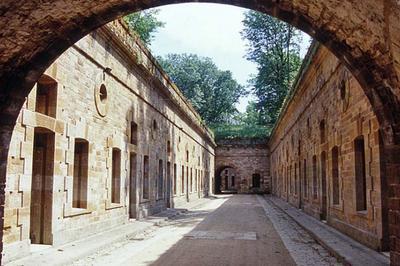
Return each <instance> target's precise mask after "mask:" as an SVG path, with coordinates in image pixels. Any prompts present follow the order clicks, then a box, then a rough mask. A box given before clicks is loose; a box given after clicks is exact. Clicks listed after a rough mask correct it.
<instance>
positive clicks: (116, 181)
mask: <svg viewBox="0 0 400 266" xmlns="http://www.w3.org/2000/svg"><path fill="white" fill-rule="evenodd" d="M111 170H112V179H111V203H120V200H121V199H120V198H121V197H120V196H121V150H120V149H118V148H113V150H112V169H111Z"/></svg>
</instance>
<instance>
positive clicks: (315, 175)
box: [312, 155, 318, 199]
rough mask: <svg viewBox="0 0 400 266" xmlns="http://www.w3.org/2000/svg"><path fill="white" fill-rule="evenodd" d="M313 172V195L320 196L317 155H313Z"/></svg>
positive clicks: (315, 197)
mask: <svg viewBox="0 0 400 266" xmlns="http://www.w3.org/2000/svg"><path fill="white" fill-rule="evenodd" d="M312 174H313V176H312V177H313V184H312V186H313V197H314V199H317V198H318V178H317V156H315V155H314V156H313V159H312Z"/></svg>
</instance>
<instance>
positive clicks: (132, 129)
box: [130, 122, 138, 145]
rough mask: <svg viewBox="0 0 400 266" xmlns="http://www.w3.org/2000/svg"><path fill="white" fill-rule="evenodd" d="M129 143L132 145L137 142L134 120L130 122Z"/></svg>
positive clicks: (136, 129)
mask: <svg viewBox="0 0 400 266" xmlns="http://www.w3.org/2000/svg"><path fill="white" fill-rule="evenodd" d="M130 143H131V144H133V145H137V144H138V126H137V124H136V123H135V122H131V139H130Z"/></svg>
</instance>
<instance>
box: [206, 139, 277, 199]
mask: <svg viewBox="0 0 400 266" xmlns="http://www.w3.org/2000/svg"><path fill="white" fill-rule="evenodd" d="M217 144H218V145H217V148H216V149H215V180H214V191H216V193H218V192H219V191H220V189H221V188H223V187H224V183H225V177H224V170H225V169H226V168H229V167H230V168H233V169H234V176H235V189H234V191H236V192H238V193H269V192H270V189H271V183H270V174H269V168H270V165H269V162H270V160H269V150H268V145H267V140H251V139H243V140H240V139H238V140H221V141H218V143H217ZM254 175H259V177H260V185H259V186H258V185H256V184H255V183H258V181H256V180H254V178H258V177H257V176H254ZM253 176H254V178H253ZM229 177H231V175H229ZM221 185H222V186H221Z"/></svg>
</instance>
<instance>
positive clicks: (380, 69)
mask: <svg viewBox="0 0 400 266" xmlns="http://www.w3.org/2000/svg"><path fill="white" fill-rule="evenodd" d="M181 2H190V1H185V0H182V1H172V0H154V1H124V0H112V1H109V0H101V1H91V0H76V1H69V2H65V1H61V0H57V1H53V2H52V3H51V4H48V3H42V4H40V5H37V3H35V2H34V1H23V0H20V1H17V2H15V1H14V2H12V3H10V2H4V3H2V4H0V10H2V11H3V13H2V16H1V18H0V25H2V26H3V27H2V30H1V32H2V34H1V37H0V51H1V57H0V66H1V67H0V144H1V145H0V147H1V148H0V181H1V185H0V194H1V195H2V196H1V197H0V205H1V209H0V212H1V215H2V216H3V214H4V209H3V205H4V196H3V195H4V187H5V176H6V165H7V155H8V149H9V143H10V139H11V134H12V130H13V128H14V125H15V121H16V119H17V116H18V113H19V110H20V108H21V106H22V104H23V103H24V100H25V97H26V96H27V94H28V92H29V91H30V90H31V88H32V86H33V84H34V83H35V82H36V81H37V80H38V79H39V77H40V75H41V74H42V73H43V72H44V70H45V69H46V68H47V67H48V66H49V65H50V64H51V63H52V62H53V61H54V60H55V59H56V58H57V57H58V56H59V55H60V54H61V53H62V52H63V51H65V50H66V49H67V48H68V47H70V46H71V45H72V44H73V43H74V42H75V41H77V40H79V39H80V38H82V37H83V36H85V35H86V34H87V33H89V32H90V31H92V30H94V29H95V28H97V27H99V26H102V25H104V24H105V23H107V22H109V21H111V20H113V19H115V18H118V17H120V16H122V15H124V14H127V13H130V12H133V11H136V10H141V9H145V8H150V7H155V6H159V5H164V4H171V3H181ZM207 2H210V1H207ZM211 2H216V3H225V4H232V5H238V6H242V7H246V8H251V9H254V10H258V11H260V12H264V13H267V14H270V15H273V16H275V17H277V18H280V19H282V20H284V21H286V22H289V23H290V24H292V25H294V26H297V27H298V28H300V29H302V30H303V31H305V32H307V33H309V34H310V35H311V36H312V37H314V38H315V39H317V40H318V41H320V42H321V43H323V44H324V45H326V46H327V47H328V48H329V49H330V51H331V52H333V53H334V54H335V55H336V56H338V58H339V59H341V60H342V61H343V62H344V63H345V64H346V65H347V67H348V68H349V69H350V70H351V72H352V73H353V75H354V76H355V77H356V78H357V79H358V81H359V82H360V84H361V85H362V87H363V90H364V92H365V94H366V96H367V97H368V98H369V100H370V102H371V105H372V107H373V109H374V111H375V113H376V114H377V116H378V120H379V123H380V131H381V133H382V134H381V136H382V137H381V141H382V142H383V148H382V149H383V154H384V162H382V164H384V172H385V175H386V177H385V180H387V183H388V186H389V188H388V191H392V193H390V196H389V193H388V197H387V198H388V199H389V197H390V198H392V199H394V201H395V202H397V201H396V198H397V197H398V196H400V195H399V194H400V192H398V190H397V189H396V188H397V187H398V183H399V181H398V174H397V173H398V172H400V156H398V154H399V152H400V116H399V113H400V101H399V97H400V86H399V84H400V81H399V76H400V75H399V73H400V63H399V62H400V60H399V58H400V40H399V39H398V36H399V32H398V31H399V30H398V24H399V17H400V8H399V4H398V3H396V1H393V0H380V1H367V2H364V1H350V0H348V1H342V2H341V3H340V4H337V2H336V1H329V0H328V1H322V0H319V1H314V2H312V3H309V1H306V0H303V1H296V2H294V1H290V0H286V1H272V0H268V1H262V2H260V1H256V0H253V1H231V0H216V1H211ZM15 7H18V8H15ZM349 12H351V14H349ZM27 36H29V37H27ZM389 206H391V210H390V211H391V212H392V213H394V214H397V213H399V212H400V208H399V207H398V204H389ZM393 217H396V215H393ZM389 223H392V225H395V223H396V219H395V218H393V219H392V220H391V221H390V222H389ZM392 238H393V239H397V240H398V239H400V234H399V235H397V234H395V233H393V235H392ZM393 248H394V250H392V251H396V254H394V255H397V256H393V258H395V257H398V256H399V254H400V246H399V248H398V250H397V249H396V248H395V247H393ZM397 251H398V252H399V253H397Z"/></svg>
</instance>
